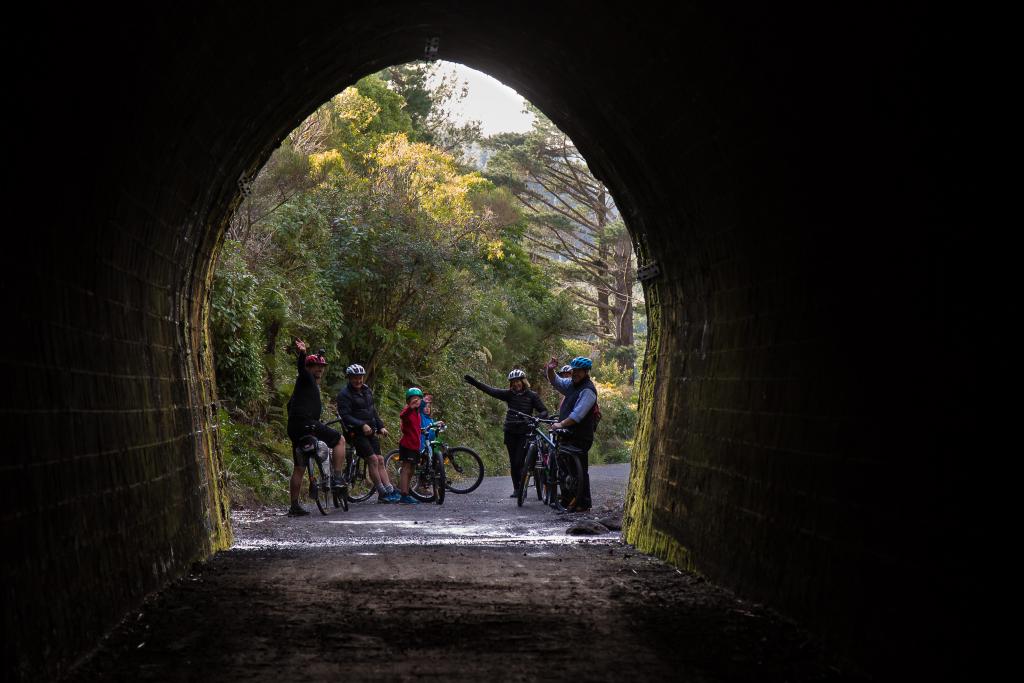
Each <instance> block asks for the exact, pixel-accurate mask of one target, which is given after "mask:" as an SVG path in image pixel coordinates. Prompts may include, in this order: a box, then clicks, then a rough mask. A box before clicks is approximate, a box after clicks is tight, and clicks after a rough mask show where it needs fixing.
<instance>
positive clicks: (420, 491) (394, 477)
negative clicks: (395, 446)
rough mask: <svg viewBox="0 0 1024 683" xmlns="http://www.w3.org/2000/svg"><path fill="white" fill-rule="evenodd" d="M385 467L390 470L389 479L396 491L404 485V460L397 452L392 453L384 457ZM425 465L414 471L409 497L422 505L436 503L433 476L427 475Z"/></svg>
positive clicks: (420, 464)
mask: <svg viewBox="0 0 1024 683" xmlns="http://www.w3.org/2000/svg"><path fill="white" fill-rule="evenodd" d="M384 467H386V468H387V470H388V477H390V478H391V483H392V484H393V485H394V487H395V489H396V490H397V489H399V485H400V484H401V483H402V459H401V456H400V455H399V452H398V451H397V450H394V451H391V452H390V453H388V454H387V455H385V456H384ZM425 469H426V468H425V467H424V466H423V463H422V462H421V463H419V464H418V465H417V466H416V468H415V469H414V470H413V473H412V478H411V479H410V480H409V495H410V496H412V497H413V498H415V499H416V500H418V501H420V502H421V503H432V502H434V498H435V493H434V486H433V484H432V483H431V481H430V479H431V475H429V474H428V473H426V472H425V471H424V470H425Z"/></svg>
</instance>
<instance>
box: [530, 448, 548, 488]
mask: <svg viewBox="0 0 1024 683" xmlns="http://www.w3.org/2000/svg"><path fill="white" fill-rule="evenodd" d="M531 453H532V455H533V458H531V457H530V455H531ZM526 461H527V462H532V463H533V486H534V488H536V489H537V500H544V477H545V472H544V458H543V456H541V454H540V451H538V450H537V444H531V445H530V450H529V452H527V454H526Z"/></svg>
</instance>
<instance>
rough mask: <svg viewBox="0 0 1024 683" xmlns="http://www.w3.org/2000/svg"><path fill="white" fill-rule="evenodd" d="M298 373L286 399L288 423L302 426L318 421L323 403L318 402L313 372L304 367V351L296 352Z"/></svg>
mask: <svg viewBox="0 0 1024 683" xmlns="http://www.w3.org/2000/svg"><path fill="white" fill-rule="evenodd" d="M298 368H299V374H298V376H297V377H296V378H295V389H294V390H293V391H292V397H291V398H290V399H288V424H289V425H292V424H295V425H297V426H299V427H304V426H306V425H307V424H310V423H313V422H319V421H320V412H321V411H322V410H323V404H322V403H321V402H320V387H319V386H318V385H317V383H316V380H315V379H313V373H311V372H310V371H309V370H307V369H306V353H305V352H304V351H299V352H298Z"/></svg>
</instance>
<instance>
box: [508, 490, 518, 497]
mask: <svg viewBox="0 0 1024 683" xmlns="http://www.w3.org/2000/svg"><path fill="white" fill-rule="evenodd" d="M518 497H519V494H518V493H516V492H515V491H513V492H512V495H511V496H509V498H518Z"/></svg>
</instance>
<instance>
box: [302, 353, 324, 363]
mask: <svg viewBox="0 0 1024 683" xmlns="http://www.w3.org/2000/svg"><path fill="white" fill-rule="evenodd" d="M306 365H327V359H326V358H324V357H323V356H321V355H320V354H318V353H311V354H309V355H308V356H306Z"/></svg>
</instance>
